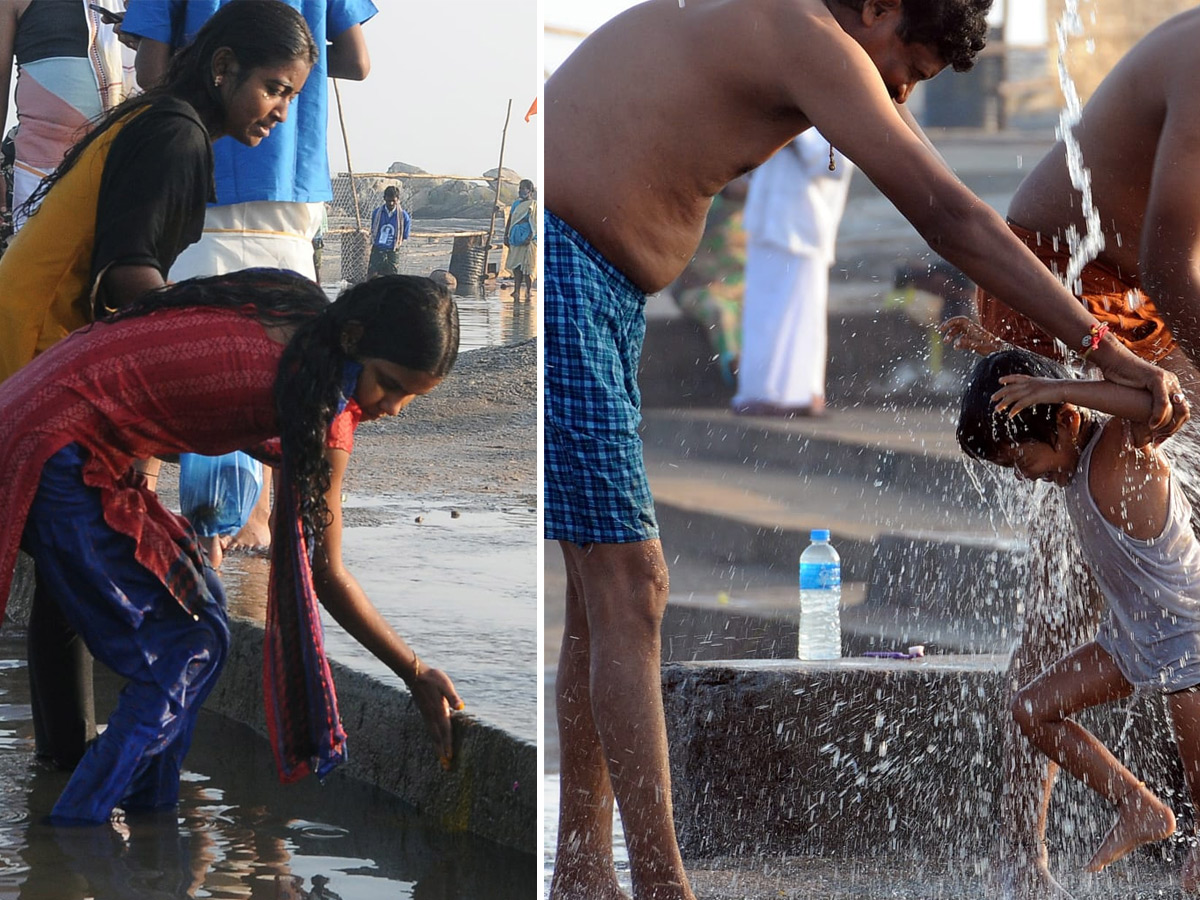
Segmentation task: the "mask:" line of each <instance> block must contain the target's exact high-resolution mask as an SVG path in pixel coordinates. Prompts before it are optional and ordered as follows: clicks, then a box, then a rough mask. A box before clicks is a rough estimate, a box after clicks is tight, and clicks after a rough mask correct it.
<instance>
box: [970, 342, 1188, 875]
mask: <svg viewBox="0 0 1200 900" xmlns="http://www.w3.org/2000/svg"><path fill="white" fill-rule="evenodd" d="M1150 402H1151V399H1150V394H1149V392H1147V391H1144V390H1142V389H1140V388H1131V387H1125V386H1123V385H1118V384H1114V383H1112V382H1109V381H1082V380H1077V379H1075V378H1073V377H1072V376H1071V375H1070V373H1069V372H1068V371H1067V370H1066V369H1065V368H1064V367H1063V366H1061V365H1059V364H1058V363H1056V362H1053V361H1051V360H1048V359H1045V358H1044V357H1041V356H1038V355H1036V354H1033V353H1029V352H1026V351H1024V350H1014V349H1010V350H1002V351H1000V352H997V353H992V354H991V355H989V356H987V357H986V358H984V359H983V360H982V361H981V362H980V363H979V364H978V365H977V366H976V368H975V371H974V373H973V374H972V376H971V379H970V382H969V384H968V386H967V389H966V392H965V393H964V395H963V399H962V408H961V411H960V413H959V424H958V435H957V436H958V442H959V444H960V446H961V447H962V448H963V450H964V451H965V452H966V453H967V455H968V456H971V457H972V458H974V459H979V460H983V461H985V462H990V463H993V464H995V465H998V466H1002V467H1004V468H1010V469H1014V470H1015V471H1016V472H1017V474H1018V477H1020V478H1021V479H1023V480H1031V481H1033V480H1039V481H1048V482H1050V483H1051V484H1054V485H1057V486H1058V487H1061V488H1062V489H1063V490H1064V491H1065V494H1066V503H1067V510H1068V514H1069V516H1070V518H1071V521H1072V523H1073V524H1074V526H1075V530H1076V533H1077V535H1078V539H1079V544H1080V547H1081V550H1082V554H1083V558H1084V561H1085V562H1086V563H1087V564H1088V565H1089V566H1090V567H1091V569H1092V571H1093V572H1094V574H1095V576H1096V580H1097V582H1098V583H1099V585H1100V588H1101V591H1102V592H1103V594H1104V598H1105V601H1106V602H1107V604H1108V607H1109V615H1108V618H1107V620H1106V621H1105V622H1104V623H1103V624H1102V625H1101V627H1100V630H1099V632H1098V634H1097V635H1096V638H1095V640H1093V641H1090V642H1089V643H1087V644H1084V645H1083V646H1082V647H1079V648H1077V649H1075V650H1073V651H1072V652H1070V653H1069V654H1067V656H1065V657H1063V658H1062V659H1060V660H1059V661H1058V662H1056V663H1054V664H1052V665H1051V666H1049V667H1048V668H1047V669H1046V670H1045V671H1044V672H1042V674H1041V675H1039V676H1038V677H1037V678H1036V679H1034V680H1033V681H1032V682H1031V683H1030V684H1028V685H1027V686H1026V687H1024V688H1023V689H1021V690H1020V691H1019V692H1018V693H1017V694H1016V696H1015V698H1014V701H1013V704H1012V713H1013V716H1014V717H1015V718H1016V721H1017V724H1018V725H1019V727H1020V728H1021V730H1022V731H1023V732H1024V734H1025V735H1026V736H1027V737H1028V738H1029V740H1030V741H1031V742H1032V743H1033V745H1034V746H1036V747H1037V748H1038V749H1039V750H1041V751H1042V752H1043V753H1045V754H1046V756H1048V757H1049V758H1050V759H1051V760H1053V761H1054V762H1056V763H1057V764H1058V765H1060V766H1061V767H1062V768H1063V769H1065V770H1066V771H1067V772H1069V773H1071V774H1072V775H1074V776H1075V777H1076V778H1078V779H1080V780H1081V781H1083V782H1084V783H1085V784H1086V785H1087V786H1088V787H1090V788H1091V789H1092V790H1094V791H1095V792H1096V793H1098V794H1100V795H1101V796H1102V797H1104V798H1105V799H1106V800H1108V801H1109V802H1110V803H1112V804H1113V805H1114V806H1115V807H1116V809H1117V820H1116V822H1115V823H1114V824H1113V826H1112V828H1111V829H1110V830H1109V832H1108V834H1107V835H1106V836H1105V838H1104V840H1103V842H1102V843H1101V844H1100V847H1099V848H1098V849H1097V850H1096V852H1095V854H1093V856H1092V858H1091V860H1090V861H1089V862H1088V864H1087V870H1088V871H1090V872H1098V871H1100V870H1101V869H1103V868H1104V867H1105V866H1107V865H1109V864H1110V863H1113V862H1115V861H1116V860H1118V859H1120V858H1121V857H1123V856H1124V855H1125V854H1127V853H1129V852H1130V851H1131V850H1133V849H1134V848H1135V847H1138V846H1140V845H1141V844H1145V843H1148V842H1150V841H1157V840H1161V839H1163V838H1166V837H1168V836H1170V835H1171V834H1173V833H1174V831H1175V816H1174V814H1173V813H1172V811H1171V809H1170V807H1168V806H1167V805H1166V804H1165V803H1163V802H1162V800H1160V799H1159V798H1158V797H1156V796H1155V795H1154V794H1153V793H1152V792H1151V791H1150V790H1149V789H1148V788H1147V787H1146V785H1145V784H1144V783H1142V782H1141V781H1139V780H1138V778H1137V776H1136V775H1134V774H1133V773H1132V772H1130V771H1129V769H1127V768H1126V767H1125V766H1124V765H1122V764H1121V762H1120V761H1118V760H1117V759H1116V757H1114V756H1113V755H1112V753H1111V752H1110V751H1109V750H1108V748H1106V747H1105V746H1104V745H1103V744H1101V743H1100V741H1099V740H1097V739H1096V737H1095V735H1093V734H1091V733H1090V732H1089V731H1087V730H1086V729H1085V728H1083V727H1082V726H1081V725H1080V724H1079V723H1077V722H1076V721H1074V720H1073V719H1072V716H1074V715H1075V714H1076V713H1079V712H1081V711H1082V710H1085V709H1088V708H1090V707H1093V706H1098V705H1100V704H1102V703H1111V702H1113V701H1115V700H1120V699H1122V698H1124V697H1128V696H1129V695H1130V694H1132V693H1133V691H1134V690H1135V688H1136V689H1151V690H1156V691H1159V692H1161V693H1163V694H1164V695H1165V696H1166V701H1167V707H1168V709H1169V710H1170V713H1171V718H1172V722H1173V724H1174V728H1175V736H1176V741H1177V745H1178V749H1179V756H1180V759H1181V761H1182V763H1183V770H1184V775H1185V777H1186V780H1187V785H1188V790H1189V792H1190V794H1191V797H1192V804H1193V807H1194V808H1196V809H1200V692H1198V691H1197V689H1196V688H1197V686H1198V685H1200V543H1198V542H1197V540H1196V537H1195V535H1194V534H1193V532H1192V529H1191V525H1190V519H1191V507H1190V505H1189V504H1188V502H1187V500H1186V499H1184V496H1183V493H1182V491H1181V490H1180V487H1179V484H1178V482H1177V480H1176V479H1175V478H1173V477H1172V475H1171V469H1170V466H1169V465H1168V463H1167V461H1166V459H1165V458H1164V456H1163V454H1162V453H1161V451H1160V450H1159V449H1158V447H1156V446H1155V445H1154V444H1153V443H1152V442H1151V436H1150V432H1149V430H1148V428H1147V427H1146V426H1145V425H1144V424H1142V423H1144V422H1145V421H1146V419H1147V417H1148V415H1149V409H1150ZM1097 413H1102V414H1107V415H1100V414H1097ZM1110 417H1111V418H1110ZM1047 805H1048V804H1047ZM1038 824H1039V838H1041V839H1043V840H1044V836H1045V826H1046V809H1045V808H1043V810H1042V814H1041V819H1040V821H1039V823H1038ZM1182 887H1183V889H1184V890H1185V891H1196V890H1198V889H1200V848H1193V850H1192V851H1191V853H1189V855H1188V857H1187V860H1186V861H1185V863H1184V867H1183V874H1182Z"/></svg>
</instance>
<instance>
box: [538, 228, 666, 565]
mask: <svg viewBox="0 0 1200 900" xmlns="http://www.w3.org/2000/svg"><path fill="white" fill-rule="evenodd" d="M544 227H545V235H544V239H543V245H542V246H543V251H544V254H545V262H544V266H545V276H544V279H545V285H544V292H543V296H542V302H543V304H544V309H545V313H544V315H545V330H544V332H543V335H544V354H545V381H544V384H545V388H544V394H545V396H544V405H545V438H544V443H545V453H544V469H545V501H546V505H545V532H546V537H547V538H549V539H551V540H556V541H571V542H573V543H576V544H591V543H600V544H627V543H632V542H634V541H645V540H650V539H652V538H657V537H658V522H657V521H656V520H655V518H654V500H653V498H652V497H651V496H650V484H649V481H648V480H647V478H646V466H645V463H644V462H643V461H642V439H641V437H640V436H639V435H638V425H639V424H640V423H641V419H642V416H641V412H640V409H639V408H640V404H641V393H640V391H639V390H638V384H637V373H638V361H639V358H640V357H641V353H642V339H643V338H644V337H645V334H646V317H645V306H646V297H645V295H644V294H643V293H642V292H641V291H639V290H638V289H637V287H636V286H635V285H634V284H633V283H632V282H631V281H630V280H629V279H628V278H626V277H625V276H624V275H622V274H621V273H620V272H618V271H617V270H616V269H615V268H614V267H613V265H612V264H611V263H610V262H608V260H606V259H605V258H604V257H603V256H601V255H600V254H599V253H598V252H597V251H596V250H595V249H594V248H593V247H592V246H591V245H590V244H588V242H587V241H585V240H584V239H583V238H582V237H581V236H580V235H579V233H578V232H576V231H575V230H574V229H573V228H571V226H570V225H568V224H567V223H566V222H564V221H562V220H561V219H559V218H558V217H557V216H555V215H554V214H553V213H550V212H546V213H545V225H544Z"/></svg>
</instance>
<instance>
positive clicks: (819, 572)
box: [800, 563, 842, 591]
mask: <svg viewBox="0 0 1200 900" xmlns="http://www.w3.org/2000/svg"><path fill="white" fill-rule="evenodd" d="M841 586H842V567H841V566H840V565H838V564H837V563H826V564H823V565H802V566H801V567H800V590H802V591H833V590H838V589H840V588H841Z"/></svg>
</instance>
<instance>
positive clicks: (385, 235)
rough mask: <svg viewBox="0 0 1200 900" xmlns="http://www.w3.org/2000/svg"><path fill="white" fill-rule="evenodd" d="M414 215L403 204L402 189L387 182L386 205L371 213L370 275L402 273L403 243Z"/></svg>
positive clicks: (368, 268)
mask: <svg viewBox="0 0 1200 900" xmlns="http://www.w3.org/2000/svg"><path fill="white" fill-rule="evenodd" d="M411 226H412V216H410V215H409V214H408V211H407V210H405V209H404V208H403V207H401V206H400V189H399V188H397V187H396V186H395V185H388V186H387V187H386V188H385V189H384V191H383V205H382V206H379V207H377V208H376V209H375V212H373V213H371V259H370V260H369V261H368V263H367V277H368V278H374V277H375V276H376V275H398V274H399V273H400V244H401V243H402V242H404V241H407V240H408V231H409V228H410V227H411Z"/></svg>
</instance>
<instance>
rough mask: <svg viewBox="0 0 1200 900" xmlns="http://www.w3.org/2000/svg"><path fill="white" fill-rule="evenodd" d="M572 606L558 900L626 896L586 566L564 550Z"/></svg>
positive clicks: (561, 705)
mask: <svg viewBox="0 0 1200 900" xmlns="http://www.w3.org/2000/svg"><path fill="white" fill-rule="evenodd" d="M563 556H564V557H565V561H566V566H567V611H566V620H565V626H564V628H563V640H562V650H561V651H560V652H559V656H558V672H557V676H556V680H555V695H556V713H557V719H558V739H559V748H560V749H559V772H560V785H559V806H558V848H557V851H556V854H555V862H554V878H553V880H552V881H551V883H550V897H551V900H591V898H596V900H617V898H625V897H626V895H625V893H624V891H622V890H621V889H620V887H618V885H617V873H616V871H615V869H614V868H613V853H612V830H613V803H614V801H613V793H612V785H611V784H610V783H609V779H608V764H607V763H606V762H605V761H604V751H603V749H602V748H601V746H600V735H598V734H597V733H596V723H595V722H594V721H593V719H592V692H591V683H590V682H591V651H590V643H591V634H590V632H589V630H588V622H587V609H586V608H585V606H584V602H583V587H582V585H581V583H580V577H581V576H580V574H579V570H578V568H577V567H575V565H574V564H573V561H572V558H571V554H570V553H569V552H567V550H566V549H565V548H564V551H563Z"/></svg>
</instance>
